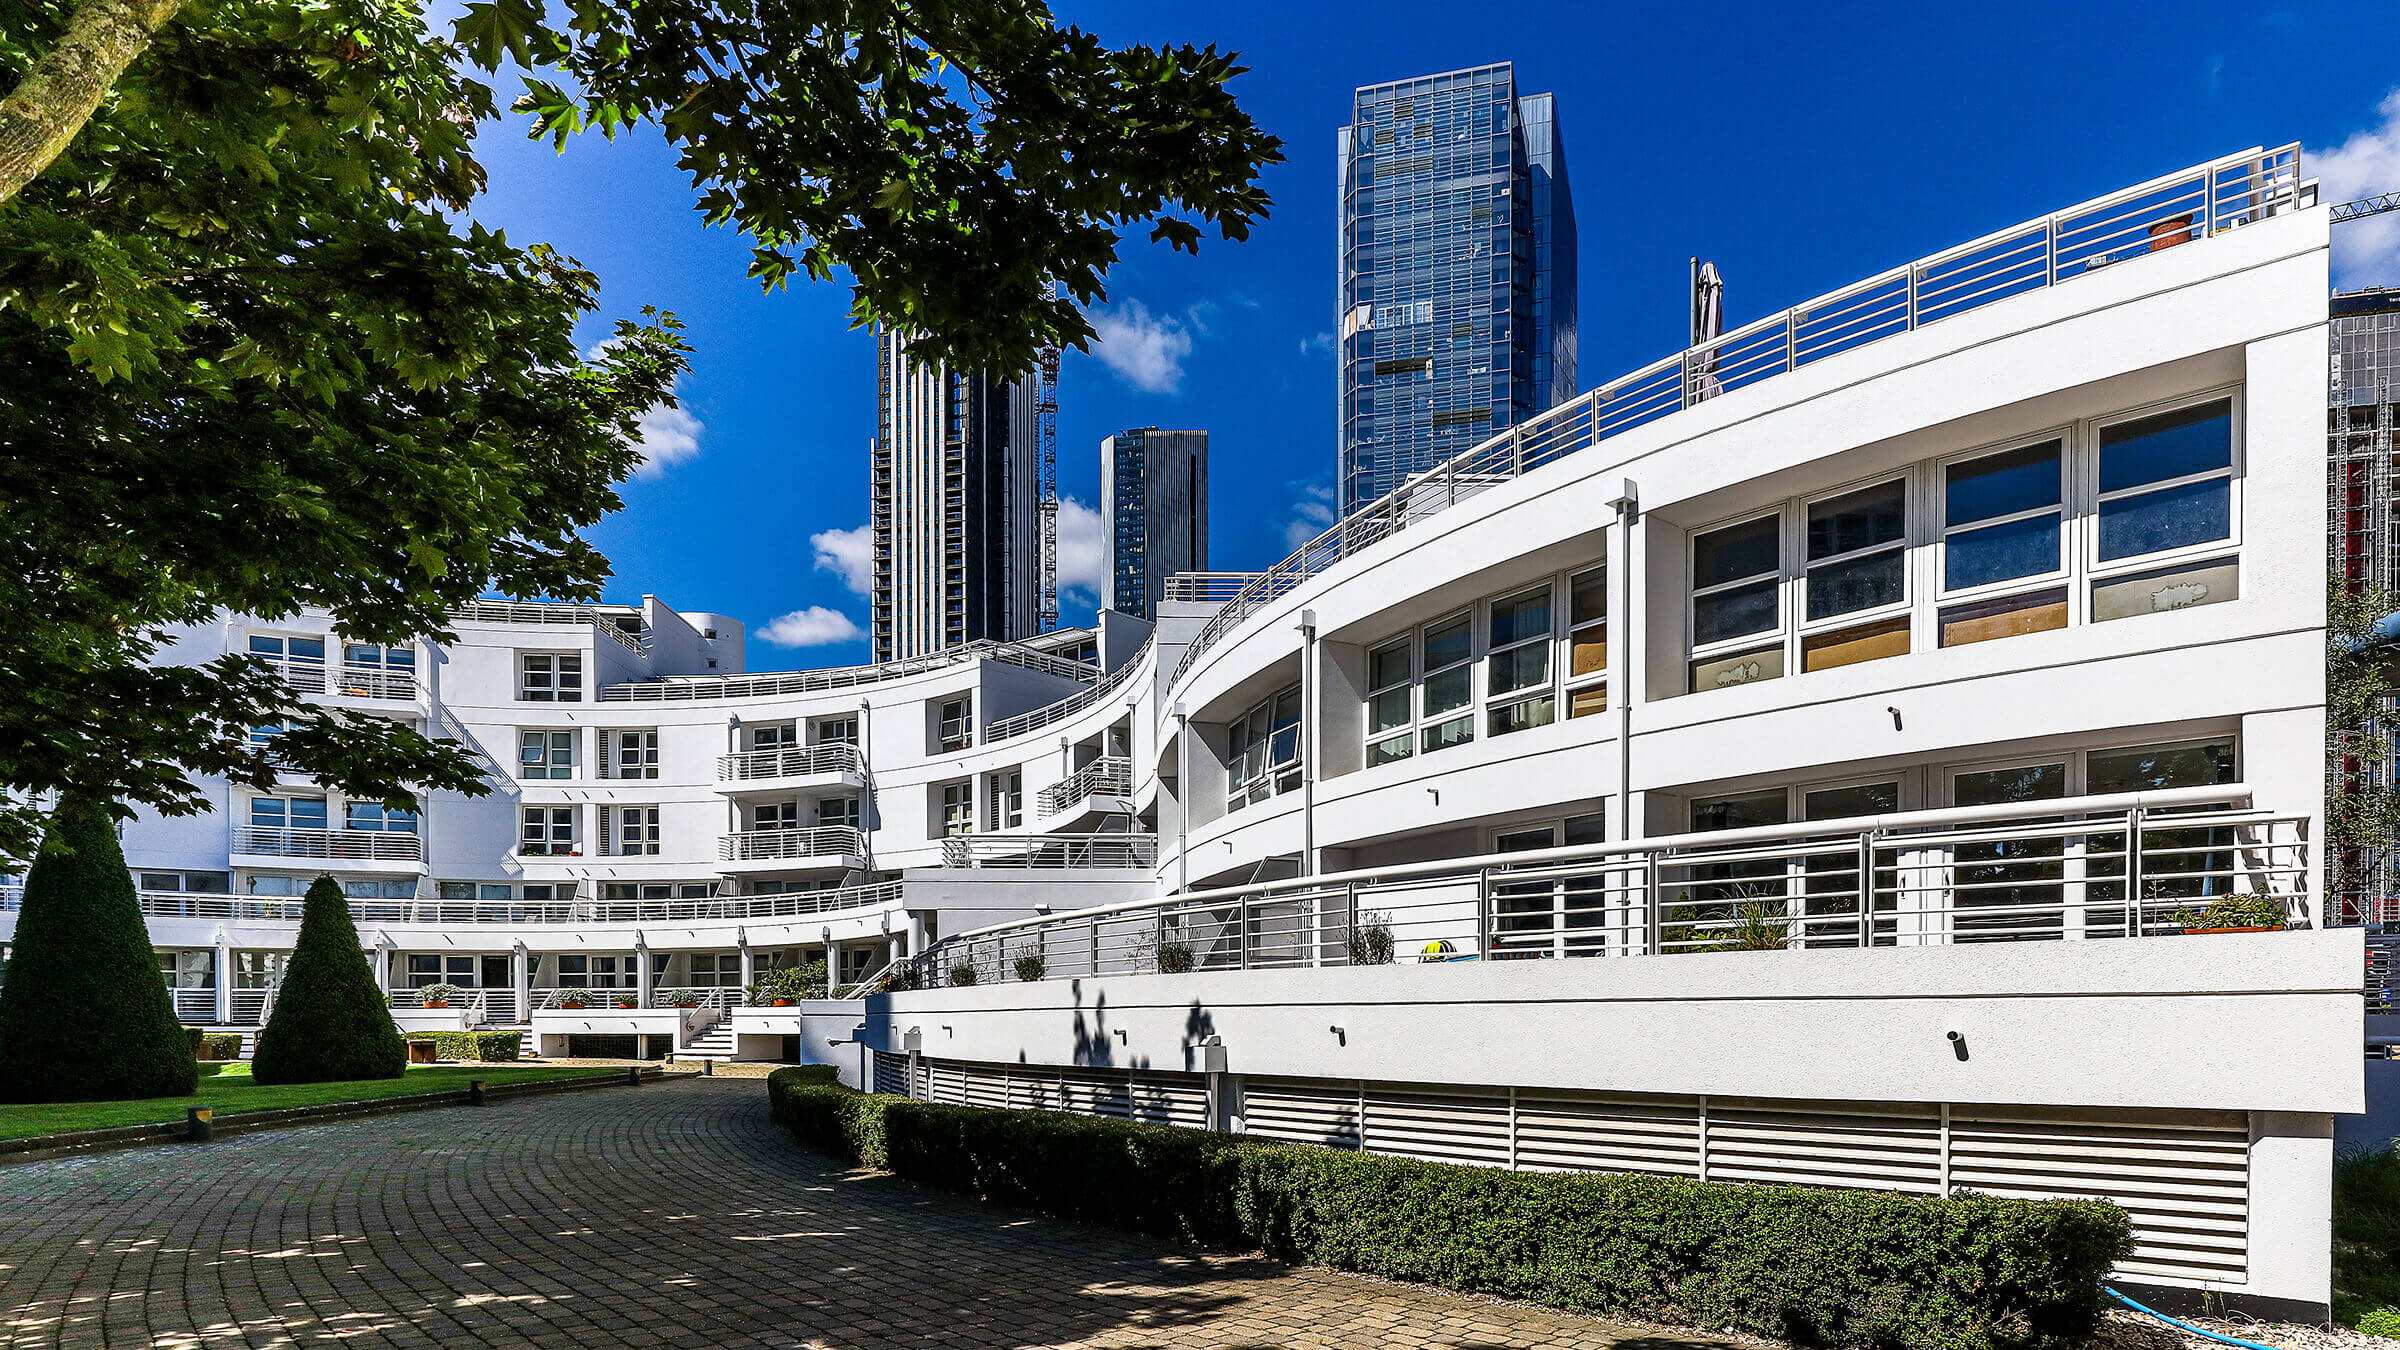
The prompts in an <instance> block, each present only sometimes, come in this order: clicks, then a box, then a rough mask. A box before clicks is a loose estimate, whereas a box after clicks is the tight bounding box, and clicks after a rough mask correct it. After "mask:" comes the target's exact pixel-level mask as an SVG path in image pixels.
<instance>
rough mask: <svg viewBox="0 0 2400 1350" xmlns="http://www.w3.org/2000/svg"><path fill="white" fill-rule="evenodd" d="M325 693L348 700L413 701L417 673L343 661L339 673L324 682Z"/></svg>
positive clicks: (415, 694) (415, 693) (415, 692)
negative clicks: (356, 664)
mask: <svg viewBox="0 0 2400 1350" xmlns="http://www.w3.org/2000/svg"><path fill="white" fill-rule="evenodd" d="M325 692H326V693H329V694H341V695H345V696H347V697H350V698H389V699H402V700H413V699H415V698H416V696H417V673H416V672H415V671H413V670H398V669H394V668H393V667H390V666H354V665H351V664H349V663H348V662H344V663H343V665H342V667H341V671H340V673H339V674H337V675H334V676H333V677H332V678H331V679H330V680H328V681H327V683H326V685H325Z"/></svg>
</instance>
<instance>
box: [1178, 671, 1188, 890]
mask: <svg viewBox="0 0 2400 1350" xmlns="http://www.w3.org/2000/svg"><path fill="white" fill-rule="evenodd" d="M1174 716H1175V889H1176V891H1177V892H1178V893H1181V892H1182V891H1183V890H1184V889H1185V888H1186V887H1187V886H1188V884H1189V883H1190V879H1191V863H1190V860H1189V859H1188V858H1187V857H1186V856H1185V855H1186V854H1187V853H1188V852H1190V847H1191V832H1190V830H1189V829H1188V828H1187V825H1188V823H1189V822H1190V820H1191V818H1192V751H1191V739H1192V717H1191V714H1190V713H1188V712H1186V711H1185V710H1184V706H1183V705H1182V704H1180V703H1178V704H1176V705H1175V714H1174Z"/></svg>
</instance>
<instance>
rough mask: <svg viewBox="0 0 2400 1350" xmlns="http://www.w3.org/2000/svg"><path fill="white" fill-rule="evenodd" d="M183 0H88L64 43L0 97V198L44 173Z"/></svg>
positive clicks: (69, 25)
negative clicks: (4, 97) (5, 96)
mask: <svg viewBox="0 0 2400 1350" xmlns="http://www.w3.org/2000/svg"><path fill="white" fill-rule="evenodd" d="M182 7H183V0H82V2H81V3H80V4H77V5H76V6H75V12H74V13H73V14H72V15H71V16H69V18H68V19H67V30H66V32H64V33H62V34H60V35H59V39H58V45H57V46H55V47H53V48H51V49H50V52H49V54H48V55H46V56H44V57H43V58H42V59H41V60H39V61H36V62H35V63H34V64H33V69H31V70H29V71H27V72H26V73H25V78H24V79H23V80H22V81H20V82H19V83H18V85H17V87H16V88H14V89H12V90H10V91H9V94H8V97H7V98H6V99H0V203H5V202H8V201H10V200H12V199H14V198H15V197H16V195H17V194H18V193H19V192H22V191H24V190H25V185H26V184H28V183H30V182H32V181H33V180H34V179H35V178H36V177H38V176H40V174H41V172H42V170H44V169H46V168H49V167H50V162H51V161H52V160H55V159H57V158H58V157H59V155H60V153H61V152H63V151H64V150H65V149H66V148H67V146H68V145H69V144H70V143H72V142H73V141H74V139H75V134H76V133H77V132H79V131H81V130H83V124H84V123H86V122H88V121H90V120H91V118H92V113H93V111H94V110H96V109H98V108H99V106H100V100H101V99H103V98H106V97H107V96H108V91H109V89H110V88H111V87H113V86H114V85H115V84H116V82H117V77H118V76H120V75H122V74H124V73H125V67H127V66H129V65H132V64H133V61H134V58H135V57H138V56H140V55H141V54H142V52H143V50H144V49H145V48H147V47H148V46H149V45H150V38H151V35H152V34H154V33H156V32H157V31H158V30H159V28H160V26H161V25H163V24H165V23H166V21H167V20H169V19H171V18H173V17H175V11H177V10H178V9H181V8H182Z"/></svg>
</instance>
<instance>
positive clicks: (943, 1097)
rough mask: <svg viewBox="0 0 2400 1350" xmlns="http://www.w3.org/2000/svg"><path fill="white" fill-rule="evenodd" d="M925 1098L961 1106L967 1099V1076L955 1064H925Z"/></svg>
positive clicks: (930, 1100)
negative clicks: (926, 1079) (926, 1080)
mask: <svg viewBox="0 0 2400 1350" xmlns="http://www.w3.org/2000/svg"><path fill="white" fill-rule="evenodd" d="M925 1076H926V1077H927V1078H928V1079H929V1080H931V1081H930V1082H928V1083H927V1084H926V1089H925V1100H927V1101H929V1102H947V1103H949V1104H950V1105H952V1106H961V1105H964V1104H965V1103H966V1100H967V1076H966V1074H965V1073H964V1072H963V1071H961V1070H960V1068H959V1066H957V1065H955V1064H927V1065H926V1066H925Z"/></svg>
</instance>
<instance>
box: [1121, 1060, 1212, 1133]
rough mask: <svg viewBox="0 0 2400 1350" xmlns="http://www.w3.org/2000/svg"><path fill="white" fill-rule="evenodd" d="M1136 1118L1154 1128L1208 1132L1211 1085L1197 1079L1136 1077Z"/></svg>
mask: <svg viewBox="0 0 2400 1350" xmlns="http://www.w3.org/2000/svg"><path fill="white" fill-rule="evenodd" d="M1133 1118H1134V1119H1135V1120H1144V1121H1148V1122H1150V1123H1151V1124H1153V1125H1180V1126H1182V1127H1183V1128H1185V1129H1187V1130H1205V1129H1207V1128H1208V1084H1207V1083H1205V1082H1203V1081H1202V1080H1201V1079H1200V1078H1199V1077H1198V1076H1197V1075H1186V1074H1162V1073H1136V1074H1135V1075H1134V1076H1133Z"/></svg>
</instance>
